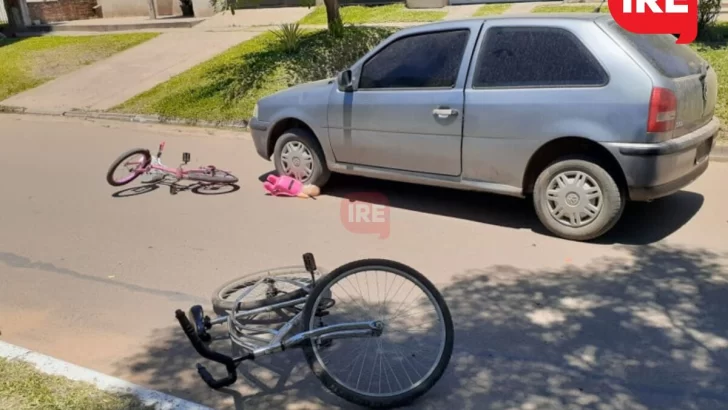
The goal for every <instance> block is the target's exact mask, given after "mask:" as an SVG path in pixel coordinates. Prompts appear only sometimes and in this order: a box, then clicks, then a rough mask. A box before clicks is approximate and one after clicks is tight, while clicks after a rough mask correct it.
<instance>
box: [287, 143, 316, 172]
mask: <svg viewBox="0 0 728 410" xmlns="http://www.w3.org/2000/svg"><path fill="white" fill-rule="evenodd" d="M281 167H282V168H283V173H284V174H285V175H288V176H291V177H293V178H296V179H297V180H299V181H301V182H307V181H308V180H309V179H310V178H311V175H312V174H313V155H312V154H311V150H310V149H309V148H308V147H307V146H305V145H304V144H303V143H301V142H298V141H291V142H289V143H287V144H286V145H284V146H283V150H282V152H281Z"/></svg>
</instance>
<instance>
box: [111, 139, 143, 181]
mask: <svg viewBox="0 0 728 410" xmlns="http://www.w3.org/2000/svg"><path fill="white" fill-rule="evenodd" d="M151 161H152V155H151V154H150V153H149V150H147V149H143V148H135V149H132V150H129V151H127V152H125V153H123V154H121V155H120V156H119V158H117V159H116V161H114V162H113V163H112V164H111V166H110V167H109V171H108V172H107V173H106V182H108V183H109V185H111V186H122V185H126V184H128V183H129V182H131V181H133V180H135V179H136V178H137V177H138V176H139V175H141V174H142V173H143V172H144V169H146V167H147V166H148V165H149V163H150V162H151ZM119 171H120V172H119ZM117 175H118V176H117Z"/></svg>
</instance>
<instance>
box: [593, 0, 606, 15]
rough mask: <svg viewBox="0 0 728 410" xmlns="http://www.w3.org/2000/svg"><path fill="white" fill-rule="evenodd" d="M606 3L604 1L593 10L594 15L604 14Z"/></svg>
mask: <svg viewBox="0 0 728 410" xmlns="http://www.w3.org/2000/svg"><path fill="white" fill-rule="evenodd" d="M605 1H606V0H602V2H601V3H599V5H598V6H597V7H596V8H595V9H594V10H593V13H601V12H602V6H603V5H604V2H605Z"/></svg>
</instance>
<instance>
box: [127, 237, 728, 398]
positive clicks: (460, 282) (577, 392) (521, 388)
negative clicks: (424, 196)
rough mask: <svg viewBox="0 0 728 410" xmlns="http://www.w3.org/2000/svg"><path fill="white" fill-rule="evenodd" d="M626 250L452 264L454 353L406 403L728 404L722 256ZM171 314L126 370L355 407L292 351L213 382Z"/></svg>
mask: <svg viewBox="0 0 728 410" xmlns="http://www.w3.org/2000/svg"><path fill="white" fill-rule="evenodd" d="M619 248H620V249H621V250H623V251H625V253H626V254H627V257H626V258H612V259H607V258H604V259H598V260H594V261H593V263H591V264H590V265H589V267H588V268H578V267H575V266H573V265H567V266H566V267H564V268H562V269H560V270H535V271H526V270H519V269H517V268H515V267H512V266H484V267H477V266H476V267H473V268H472V269H469V270H466V271H462V272H457V273H455V276H454V279H453V281H452V282H451V283H450V284H448V285H446V286H440V290H441V292H442V294H443V295H444V297H445V299H446V300H447V303H448V306H449V308H450V311H451V312H452V315H453V320H454V323H455V329H456V335H455V347H454V352H453V357H452V360H451V362H450V365H449V367H448V369H447V371H446V373H445V375H444V376H443V378H442V379H441V380H440V382H439V383H437V384H436V385H435V387H434V388H433V389H432V390H431V391H430V392H429V393H428V394H426V395H425V396H424V397H422V398H420V400H418V401H416V402H415V403H414V404H413V405H412V406H411V408H417V409H427V410H429V409H432V410H435V409H443V408H457V409H499V410H500V409H514V408H518V409H547V410H550V409H559V410H562V409H593V410H632V409H634V410H637V409H661V410H673V409H675V410H677V409H720V408H728V370H727V369H728V322H726V320H725V318H726V317H727V316H728V304H726V303H725V301H726V300H728V270H727V269H726V266H725V262H726V261H728V257H727V255H719V254H715V253H712V252H709V251H706V250H703V249H688V248H680V247H671V246H667V245H664V244H659V245H645V246H619ZM423 273H425V274H427V272H426V271H424V272H423ZM169 313H170V326H169V327H166V328H164V329H160V330H158V331H157V333H156V334H155V337H154V338H153V339H152V340H151V341H150V344H149V345H148V346H147V347H146V351H145V352H143V353H142V354H139V355H136V356H132V357H127V358H124V359H123V360H121V361H119V363H117V368H118V371H119V373H120V374H124V373H129V372H131V373H134V374H136V375H139V376H140V377H141V376H144V377H146V378H147V381H146V382H144V384H146V385H147V386H148V387H151V388H155V389H159V390H162V391H165V392H169V393H171V394H175V395H179V396H181V397H184V398H188V399H191V400H195V401H198V402H201V403H203V404H206V405H208V406H212V407H214V408H219V409H222V408H236V409H267V408H289V407H288V406H290V408H316V406H319V408H320V407H323V408H347V409H348V408H355V407H353V406H352V405H350V404H348V403H347V402H344V401H342V400H339V399H338V398H335V397H334V396H333V395H332V394H330V393H328V392H327V391H325V390H324V388H323V387H322V386H321V385H320V384H319V382H318V380H317V379H316V378H315V377H314V376H313V375H312V374H311V372H310V371H309V370H308V368H307V366H306V365H305V361H304V360H303V359H302V356H303V355H302V353H301V352H300V351H297V350H293V351H286V352H284V353H283V354H282V355H281V356H271V357H266V358H263V359H261V360H260V361H256V362H251V363H247V364H243V365H242V366H241V369H242V370H243V371H244V374H242V375H241V377H240V379H239V380H238V383H237V384H236V385H233V386H232V387H231V388H229V389H225V391H220V392H215V391H212V390H210V389H208V388H207V386H206V385H205V384H204V383H203V382H202V381H201V380H200V379H199V378H198V377H196V375H195V374H194V365H195V363H196V362H197V361H199V358H198V356H197V354H196V352H195V351H194V350H193V349H192V347H191V346H190V345H189V342H188V341H187V340H186V338H185V336H184V334H183V333H182V331H181V330H180V329H179V328H178V327H176V326H175V320H174V314H173V312H169ZM203 363H204V361H203ZM205 364H206V365H207V363H205ZM212 369H214V371H215V372H216V375H218V376H221V375H222V374H223V373H224V370H223V369H220V368H219V366H218V367H212Z"/></svg>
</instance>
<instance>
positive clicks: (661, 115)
mask: <svg viewBox="0 0 728 410" xmlns="http://www.w3.org/2000/svg"><path fill="white" fill-rule="evenodd" d="M676 117H677V98H676V97H675V94H674V93H673V92H672V91H670V90H668V89H667V88H660V87H654V88H653V89H652V95H651V96H650V112H649V115H648V116H647V132H667V131H672V130H673V129H675V118H676Z"/></svg>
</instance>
